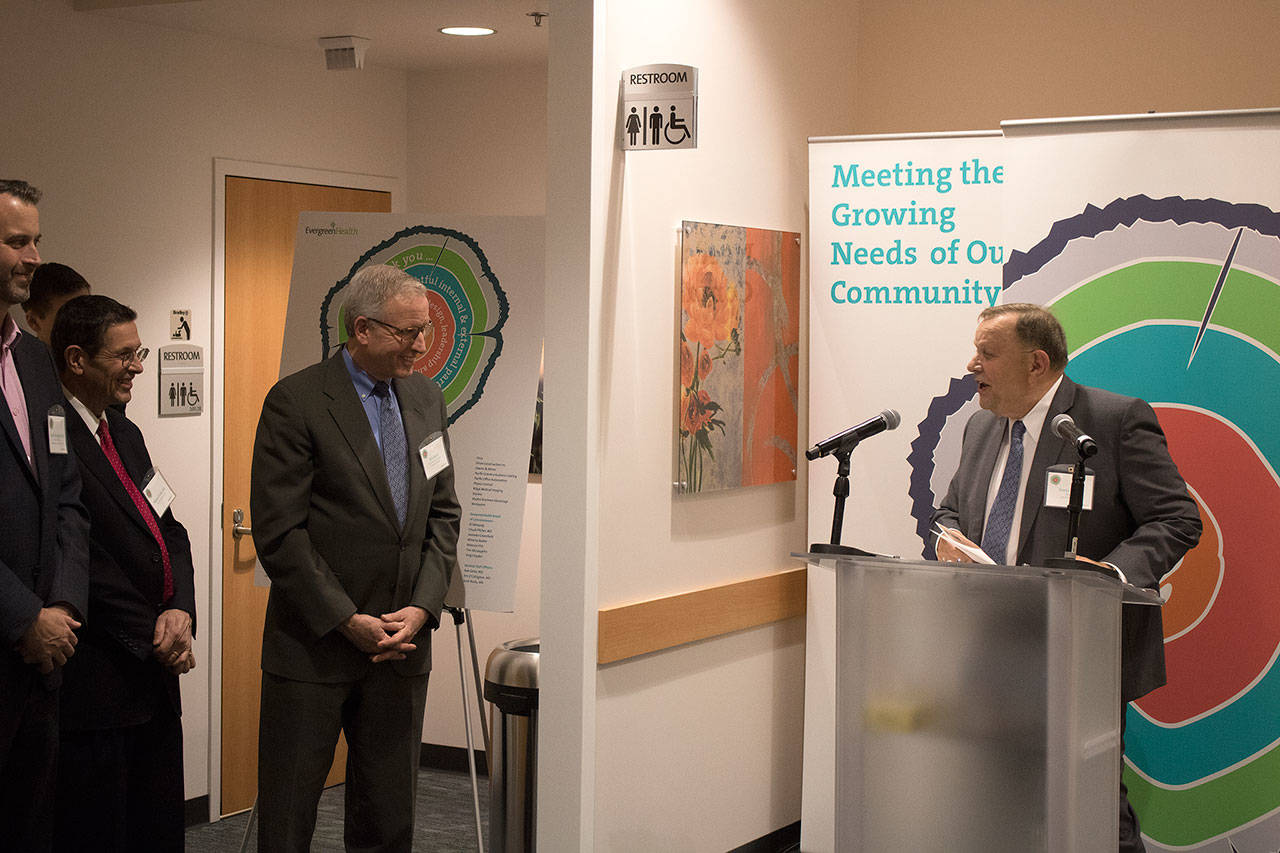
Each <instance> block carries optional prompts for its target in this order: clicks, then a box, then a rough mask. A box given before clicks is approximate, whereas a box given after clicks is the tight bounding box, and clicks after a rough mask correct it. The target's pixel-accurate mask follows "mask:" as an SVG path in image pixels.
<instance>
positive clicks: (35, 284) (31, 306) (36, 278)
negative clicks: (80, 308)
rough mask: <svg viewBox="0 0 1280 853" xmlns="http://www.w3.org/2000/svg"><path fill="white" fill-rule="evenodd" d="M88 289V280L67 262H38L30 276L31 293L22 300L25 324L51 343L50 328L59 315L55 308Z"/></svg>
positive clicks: (39, 336) (37, 335)
mask: <svg viewBox="0 0 1280 853" xmlns="http://www.w3.org/2000/svg"><path fill="white" fill-rule="evenodd" d="M89 292H90V287H89V282H87V281H85V278H84V276H82V275H80V273H78V272H76V271H75V270H73V269H72V268H71V267H69V266H67V265H66V264H58V263H46V264H41V265H40V266H39V267H37V268H36V271H35V274H34V275H32V276H31V295H30V296H29V297H28V299H27V301H26V302H24V303H22V310H23V311H24V312H25V313H26V316H27V326H28V327H29V328H30V329H31V331H33V332H35V334H36V337H37V338H39V339H40V340H42V341H44V342H45V343H46V344H51V343H52V341H51V340H50V337H49V336H50V333H52V332H53V318H54V317H56V316H58V309H60V308H61V307H62V306H63V305H66V304H67V302H68V301H69V300H72V299H75V298H76V297H77V296H84V295H85V294H87V293H89Z"/></svg>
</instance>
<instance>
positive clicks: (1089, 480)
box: [1044, 465, 1094, 509]
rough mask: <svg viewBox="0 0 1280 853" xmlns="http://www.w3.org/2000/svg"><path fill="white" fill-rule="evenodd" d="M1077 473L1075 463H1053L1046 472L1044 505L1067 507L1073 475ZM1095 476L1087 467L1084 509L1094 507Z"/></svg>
mask: <svg viewBox="0 0 1280 853" xmlns="http://www.w3.org/2000/svg"><path fill="white" fill-rule="evenodd" d="M1073 473H1075V466H1074V465H1053V466H1051V467H1050V468H1049V470H1048V471H1047V472H1046V474H1045V477H1046V479H1045V484H1044V505H1045V506H1056V507H1061V508H1063V509H1066V507H1067V502H1068V501H1069V500H1070V499H1071V476H1072V474H1073ZM1093 480H1094V476H1093V475H1092V474H1090V473H1089V471H1088V469H1087V468H1086V469H1085V475H1084V507H1083V508H1084V509H1093Z"/></svg>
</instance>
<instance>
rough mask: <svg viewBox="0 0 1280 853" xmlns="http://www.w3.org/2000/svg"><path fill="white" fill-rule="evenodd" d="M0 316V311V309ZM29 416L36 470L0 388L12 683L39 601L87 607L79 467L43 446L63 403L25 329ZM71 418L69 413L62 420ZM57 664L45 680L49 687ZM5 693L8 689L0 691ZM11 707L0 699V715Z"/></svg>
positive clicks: (0, 480) (81, 610)
mask: <svg viewBox="0 0 1280 853" xmlns="http://www.w3.org/2000/svg"><path fill="white" fill-rule="evenodd" d="M0 320H3V315H2V314H0ZM13 361H14V365H15V366H16V367H17V370H18V377H19V379H21V381H22V393H23V396H24V397H25V398H26V403H27V417H28V420H29V422H30V431H31V449H32V455H33V456H34V458H35V470H34V471H33V470H32V469H31V466H30V465H28V464H27V459H26V455H25V453H24V452H23V449H22V440H21V438H19V436H18V432H17V428H16V426H15V424H14V422H13V416H12V415H11V414H10V413H9V405H8V403H7V402H5V401H4V399H3V394H0V503H2V504H3V510H2V511H0V644H2V645H3V648H0V684H4V685H11V684H13V683H15V681H16V679H17V677H18V675H19V674H20V673H22V672H23V668H29V667H27V664H24V663H23V662H22V658H21V657H20V656H19V655H18V654H17V652H15V651H14V650H13V646H14V644H15V643H16V642H17V641H18V639H19V638H20V637H21V636H22V635H23V633H25V632H26V630H27V628H28V627H30V625H31V623H32V622H33V621H34V620H35V618H36V615H37V614H38V613H39V612H40V608H41V607H45V606H47V605H50V604H54V603H57V602H64V603H66V604H69V605H70V606H71V608H72V609H73V610H74V611H76V612H77V613H78V614H79V615H80V616H81V617H83V616H85V615H86V613H85V611H86V609H87V606H88V590H89V573H88V564H89V546H88V542H87V534H88V530H89V519H88V516H87V515H86V514H85V510H84V507H83V506H82V505H81V503H80V473H79V471H78V470H77V468H76V460H75V456H74V454H73V453H68V454H65V455H64V454H56V453H55V454H51V453H50V452H49V429H48V415H49V410H50V409H52V408H53V407H54V406H59V407H61V409H62V410H63V413H64V414H72V415H74V413H69V412H67V411H66V410H67V409H68V406H67V403H66V401H65V400H63V399H62V388H61V386H59V384H58V376H57V373H56V372H55V371H54V367H53V356H52V355H51V354H50V352H49V349H48V347H46V346H45V345H44V344H42V343H40V341H39V340H37V339H36V338H35V337H34V336H32V335H26V334H24V335H22V336H21V337H20V338H18V340H17V342H16V343H15V344H14V350H13ZM68 420H70V418H68ZM61 677H62V676H61V670H60V669H58V670H55V671H54V673H53V674H52V675H51V676H47V677H46V678H45V684H46V686H47V687H49V688H50V689H53V688H55V687H56V686H57V685H58V683H59V681H60V680H61ZM0 692H7V691H0ZM11 710H12V709H11V708H10V706H9V703H8V702H5V701H3V700H0V715H3V714H7V713H9V711H11Z"/></svg>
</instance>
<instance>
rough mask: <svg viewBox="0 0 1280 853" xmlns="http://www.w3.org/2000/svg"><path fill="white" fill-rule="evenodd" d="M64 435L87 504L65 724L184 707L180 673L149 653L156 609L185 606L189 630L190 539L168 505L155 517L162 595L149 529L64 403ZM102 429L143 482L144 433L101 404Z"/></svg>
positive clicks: (85, 724)
mask: <svg viewBox="0 0 1280 853" xmlns="http://www.w3.org/2000/svg"><path fill="white" fill-rule="evenodd" d="M67 409H68V418H67V433H68V436H69V437H70V440H71V445H72V446H73V447H74V448H75V452H76V459H77V460H78V461H79V464H80V472H81V482H82V488H81V500H83V501H84V505H85V508H86V509H88V511H89V521H90V527H89V612H90V615H91V621H90V622H89V623H88V624H87V625H86V626H85V627H84V628H82V629H81V630H80V644H79V645H78V646H77V647H76V653H75V656H74V657H72V658H71V660H70V661H68V662H67V666H66V673H65V676H64V681H63V685H62V697H61V699H62V710H61V714H62V720H61V725H62V729H63V730H64V731H82V730H87V729H106V728H116V727H120V726H130V725H136V724H138V723H144V722H146V721H147V720H150V719H151V717H152V715H154V713H155V711H156V709H157V707H158V706H159V705H160V704H161V703H168V704H169V705H170V706H171V707H172V708H173V710H174V711H175V712H176V713H178V714H181V713H182V704H181V700H180V698H179V694H178V676H176V675H174V674H173V673H170V672H168V671H167V670H166V669H165V668H164V667H163V666H161V665H160V663H159V662H158V661H157V660H155V658H153V657H152V654H151V640H152V637H153V636H154V634H155V627H156V617H158V616H159V615H160V612H161V611H162V610H169V609H176V610H185V611H186V612H187V613H189V614H191V619H192V630H193V631H194V629H195V614H196V589H195V571H194V569H193V567H192V563H191V541H190V540H189V539H188V537H187V531H186V528H184V527H183V526H182V524H181V523H179V522H178V520H177V519H176V518H174V517H173V512H172V510H165V512H164V514H163V515H161V516H156V514H155V512H154V511H153V510H151V508H150V507H148V508H147V511H148V512H150V513H151V515H152V517H153V518H155V519H156V520H157V523H158V524H159V527H160V535H161V536H163V537H164V541H165V547H166V548H168V550H169V565H170V568H171V569H172V571H173V598H172V599H170V600H169V601H168V602H167V603H166V602H164V601H163V600H162V599H163V595H164V564H163V560H162V558H161V556H160V546H159V545H157V544H156V540H155V538H154V537H153V536H152V535H151V531H150V530H149V529H148V528H147V524H146V522H145V521H144V520H143V518H142V515H141V514H140V513H139V512H138V509H137V507H136V506H134V503H133V500H132V499H131V498H130V497H129V493H128V492H126V491H125V489H124V486H123V485H121V483H120V478H119V477H117V476H116V472H115V470H114V469H113V468H112V467H111V463H110V462H108V461H107V457H106V455H105V454H104V453H103V452H102V448H101V447H99V445H98V442H97V440H96V439H95V438H94V436H93V434H92V433H91V432H90V431H89V429H88V427H87V426H85V423H84V420H83V419H82V418H81V417H80V416H79V414H78V413H76V412H75V411H74V410H73V409H72V408H71V406H70V405H68V406H67ZM106 417H107V428H108V429H109V430H110V431H111V438H112V441H113V442H114V444H115V446H116V451H117V452H118V453H119V454H120V460H121V461H122V462H123V463H124V468H125V471H126V472H127V473H128V474H129V477H130V478H131V479H132V480H133V482H134V484H135V485H137V486H138V489H139V491H141V489H142V481H143V478H144V477H145V476H146V473H147V472H148V471H149V470H150V469H151V455H150V454H149V453H148V452H147V445H146V443H145V442H144V441H143V438H142V433H141V431H139V430H138V427H137V426H135V425H134V423H133V422H132V421H130V420H129V419H128V418H126V417H125V416H124V415H122V414H120V413H119V412H118V411H116V410H114V409H111V408H108V409H107V410H106Z"/></svg>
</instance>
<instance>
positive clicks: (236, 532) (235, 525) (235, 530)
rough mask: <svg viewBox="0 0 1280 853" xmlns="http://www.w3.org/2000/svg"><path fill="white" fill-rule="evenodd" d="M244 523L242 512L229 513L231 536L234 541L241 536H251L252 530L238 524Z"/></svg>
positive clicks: (240, 510) (237, 510)
mask: <svg viewBox="0 0 1280 853" xmlns="http://www.w3.org/2000/svg"><path fill="white" fill-rule="evenodd" d="M242 521H244V510H242V509H236V510H232V511H231V535H232V536H233V537H235V538H236V539H239V538H240V537H241V536H252V535H253V528H252V527H245V526H244V525H243V524H241V523H240V522H242Z"/></svg>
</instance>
